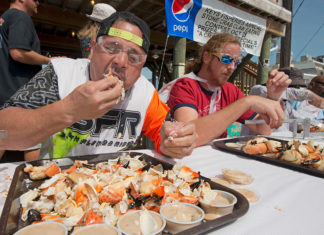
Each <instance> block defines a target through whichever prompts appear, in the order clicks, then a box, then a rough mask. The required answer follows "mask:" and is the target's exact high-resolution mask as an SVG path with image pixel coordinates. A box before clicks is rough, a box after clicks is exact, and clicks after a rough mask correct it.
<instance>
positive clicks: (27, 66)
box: [0, 0, 50, 160]
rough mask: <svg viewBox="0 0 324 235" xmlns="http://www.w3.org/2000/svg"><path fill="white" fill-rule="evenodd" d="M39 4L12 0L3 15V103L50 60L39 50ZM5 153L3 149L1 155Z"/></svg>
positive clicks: (0, 99) (0, 22) (0, 51)
mask: <svg viewBox="0 0 324 235" xmlns="http://www.w3.org/2000/svg"><path fill="white" fill-rule="evenodd" d="M38 5H39V1H38V0H10V8H9V9H8V10H7V11H5V12H4V13H3V14H2V16H1V18H0V106H1V105H3V104H4V102H5V101H6V100H7V99H9V98H10V97H11V96H12V95H13V94H14V93H15V92H16V91H17V90H18V89H19V87H21V86H22V85H24V84H25V83H27V82H28V81H29V80H30V79H31V78H32V77H33V76H34V75H35V74H36V73H37V72H39V71H40V70H41V65H42V64H48V63H49V61H50V58H48V57H46V56H43V55H41V54H40V52H41V51H40V41H39V38H38V36H37V33H36V30H35V26H34V24H33V21H32V19H31V16H32V15H34V14H37V7H38ZM38 148H39V146H38ZM38 148H37V147H36V150H29V151H27V152H25V160H32V159H35V157H36V156H38V153H39V149H38ZM1 151H2V153H1ZM2 154H3V150H0V158H1V156H2Z"/></svg>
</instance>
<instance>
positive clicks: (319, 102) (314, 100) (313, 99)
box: [309, 91, 324, 109]
mask: <svg viewBox="0 0 324 235" xmlns="http://www.w3.org/2000/svg"><path fill="white" fill-rule="evenodd" d="M309 92H310V93H309V103H310V104H311V105H314V106H315V107H317V108H320V109H324V98H323V97H320V96H319V95H316V94H315V93H314V92H312V91H309Z"/></svg>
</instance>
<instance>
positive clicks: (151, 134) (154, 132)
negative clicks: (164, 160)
mask: <svg viewBox="0 0 324 235" xmlns="http://www.w3.org/2000/svg"><path fill="white" fill-rule="evenodd" d="M168 112H169V107H168V106H167V105H166V104H164V103H163V102H162V101H161V100H160V98H159V95H158V93H157V91H156V90H155V91H154V94H153V97H152V100H151V102H150V104H149V106H148V108H147V111H146V114H145V119H144V124H143V128H142V132H143V134H144V135H146V136H147V137H148V138H149V139H150V140H152V141H153V142H154V146H155V149H156V151H157V152H159V153H161V151H160V143H161V136H160V130H161V127H162V124H163V122H164V120H165V118H166V116H167V114H168Z"/></svg>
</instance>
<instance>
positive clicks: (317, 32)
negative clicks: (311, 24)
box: [295, 23, 324, 60]
mask: <svg viewBox="0 0 324 235" xmlns="http://www.w3.org/2000/svg"><path fill="white" fill-rule="evenodd" d="M323 25H324V23H322V24H321V25H320V27H319V28H318V29H317V30H316V32H315V33H314V34H313V36H312V37H311V38H310V39H309V41H308V42H307V43H306V45H305V46H304V47H303V49H302V50H301V51H300V52H299V53H298V55H297V56H296V57H295V60H296V59H297V58H298V56H299V55H300V54H301V53H302V52H303V50H304V49H305V48H306V47H307V46H308V44H309V43H310V42H311V41H312V40H313V39H314V37H315V36H316V34H318V32H319V31H320V30H321V28H322V27H323Z"/></svg>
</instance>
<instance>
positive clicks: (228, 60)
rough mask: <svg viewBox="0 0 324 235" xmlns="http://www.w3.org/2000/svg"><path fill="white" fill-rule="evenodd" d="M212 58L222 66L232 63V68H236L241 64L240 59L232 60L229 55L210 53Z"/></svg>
mask: <svg viewBox="0 0 324 235" xmlns="http://www.w3.org/2000/svg"><path fill="white" fill-rule="evenodd" d="M211 54H212V55H213V56H215V57H217V59H218V60H219V61H220V62H222V63H224V64H230V63H232V62H233V61H234V66H235V67H237V65H238V64H239V63H240V62H241V57H239V58H236V59H235V58H233V57H232V56H230V55H227V54H224V53H221V52H218V53H211Z"/></svg>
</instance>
